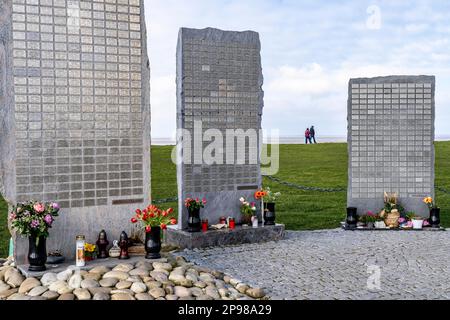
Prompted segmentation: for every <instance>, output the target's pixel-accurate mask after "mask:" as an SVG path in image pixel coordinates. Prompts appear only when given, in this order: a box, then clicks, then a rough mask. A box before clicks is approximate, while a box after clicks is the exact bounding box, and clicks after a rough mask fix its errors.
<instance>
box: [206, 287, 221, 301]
mask: <svg viewBox="0 0 450 320" xmlns="http://www.w3.org/2000/svg"><path fill="white" fill-rule="evenodd" d="M205 290H206V295H207V296H210V297H211V298H213V299H215V300H219V299H220V294H219V291H217V289H216V288H213V287H206V289H205Z"/></svg>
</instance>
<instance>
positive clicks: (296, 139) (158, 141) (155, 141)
mask: <svg viewBox="0 0 450 320" xmlns="http://www.w3.org/2000/svg"><path fill="white" fill-rule="evenodd" d="M316 140H317V142H318V143H345V142H347V137H346V136H323V137H322V136H319V137H316ZM436 141H450V135H441V136H437V137H436ZM267 142H270V139H264V143H267ZM304 143H305V138H304V137H300V136H290V137H289V136H286V137H280V144H304ZM152 145H154V146H173V145H175V139H171V138H152Z"/></svg>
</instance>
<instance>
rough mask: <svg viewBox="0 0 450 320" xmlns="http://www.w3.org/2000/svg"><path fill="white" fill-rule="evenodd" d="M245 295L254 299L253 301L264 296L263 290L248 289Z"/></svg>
mask: <svg viewBox="0 0 450 320" xmlns="http://www.w3.org/2000/svg"><path fill="white" fill-rule="evenodd" d="M245 293H246V294H247V295H248V296H250V297H252V298H255V299H261V298H263V297H264V296H265V295H266V293H265V292H264V290H263V289H261V288H250V289H247V291H246V292H245Z"/></svg>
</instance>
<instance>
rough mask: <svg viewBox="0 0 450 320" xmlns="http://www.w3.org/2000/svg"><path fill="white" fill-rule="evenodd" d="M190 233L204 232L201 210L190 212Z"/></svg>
mask: <svg viewBox="0 0 450 320" xmlns="http://www.w3.org/2000/svg"><path fill="white" fill-rule="evenodd" d="M188 213H189V217H188V231H189V232H200V231H201V230H202V220H201V219H200V209H195V210H189V209H188Z"/></svg>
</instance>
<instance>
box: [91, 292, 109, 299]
mask: <svg viewBox="0 0 450 320" xmlns="http://www.w3.org/2000/svg"><path fill="white" fill-rule="evenodd" d="M110 299H111V297H110V295H109V294H107V293H104V292H97V293H96V294H94V298H93V300H99V301H105V300H110Z"/></svg>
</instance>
